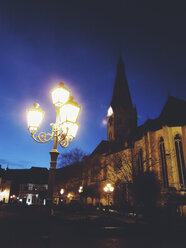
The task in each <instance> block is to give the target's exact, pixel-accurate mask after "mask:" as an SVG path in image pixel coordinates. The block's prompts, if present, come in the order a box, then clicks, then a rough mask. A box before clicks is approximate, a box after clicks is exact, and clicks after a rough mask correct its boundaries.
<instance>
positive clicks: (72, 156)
mask: <svg viewBox="0 0 186 248" xmlns="http://www.w3.org/2000/svg"><path fill="white" fill-rule="evenodd" d="M84 156H86V154H85V152H84V151H82V150H81V149H80V148H74V149H72V150H70V151H68V152H65V153H61V154H60V155H59V158H58V163H57V167H58V168H62V167H65V166H69V165H72V164H75V163H79V162H82V160H83V158H84Z"/></svg>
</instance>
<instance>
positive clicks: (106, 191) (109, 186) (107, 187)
mask: <svg viewBox="0 0 186 248" xmlns="http://www.w3.org/2000/svg"><path fill="white" fill-rule="evenodd" d="M103 190H104V191H105V193H107V195H108V207H109V206H110V194H111V193H112V192H113V191H114V187H112V185H111V184H110V183H107V185H106V186H105V187H104V188H103Z"/></svg>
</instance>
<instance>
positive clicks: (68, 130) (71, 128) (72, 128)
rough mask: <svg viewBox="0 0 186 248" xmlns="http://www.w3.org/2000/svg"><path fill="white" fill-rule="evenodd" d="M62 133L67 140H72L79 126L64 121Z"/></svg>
mask: <svg viewBox="0 0 186 248" xmlns="http://www.w3.org/2000/svg"><path fill="white" fill-rule="evenodd" d="M61 128H62V132H63V134H65V135H66V136H67V137H68V138H70V139H74V138H75V137H76V134H77V131H78V128H79V125H78V124H77V123H73V122H69V121H66V122H64V123H63V124H62V125H61Z"/></svg>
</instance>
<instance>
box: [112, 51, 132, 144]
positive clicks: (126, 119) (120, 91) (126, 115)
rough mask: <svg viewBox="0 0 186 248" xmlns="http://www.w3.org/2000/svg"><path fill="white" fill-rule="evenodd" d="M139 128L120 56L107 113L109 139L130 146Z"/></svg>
mask: <svg viewBox="0 0 186 248" xmlns="http://www.w3.org/2000/svg"><path fill="white" fill-rule="evenodd" d="M136 128H137V111H136V107H133V105H132V100H131V96H130V91H129V87H128V82H127V77H126V74H125V67H124V63H123V60H122V57H121V56H120V58H119V62H118V65H117V73H116V79H115V83H114V90H113V95H112V100H111V104H110V107H109V109H108V113H107V139H108V140H109V141H116V142H118V143H120V144H129V141H132V137H134V135H135V130H136Z"/></svg>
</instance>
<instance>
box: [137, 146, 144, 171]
mask: <svg viewBox="0 0 186 248" xmlns="http://www.w3.org/2000/svg"><path fill="white" fill-rule="evenodd" d="M138 171H139V172H143V151H142V149H140V151H139V152H138Z"/></svg>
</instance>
